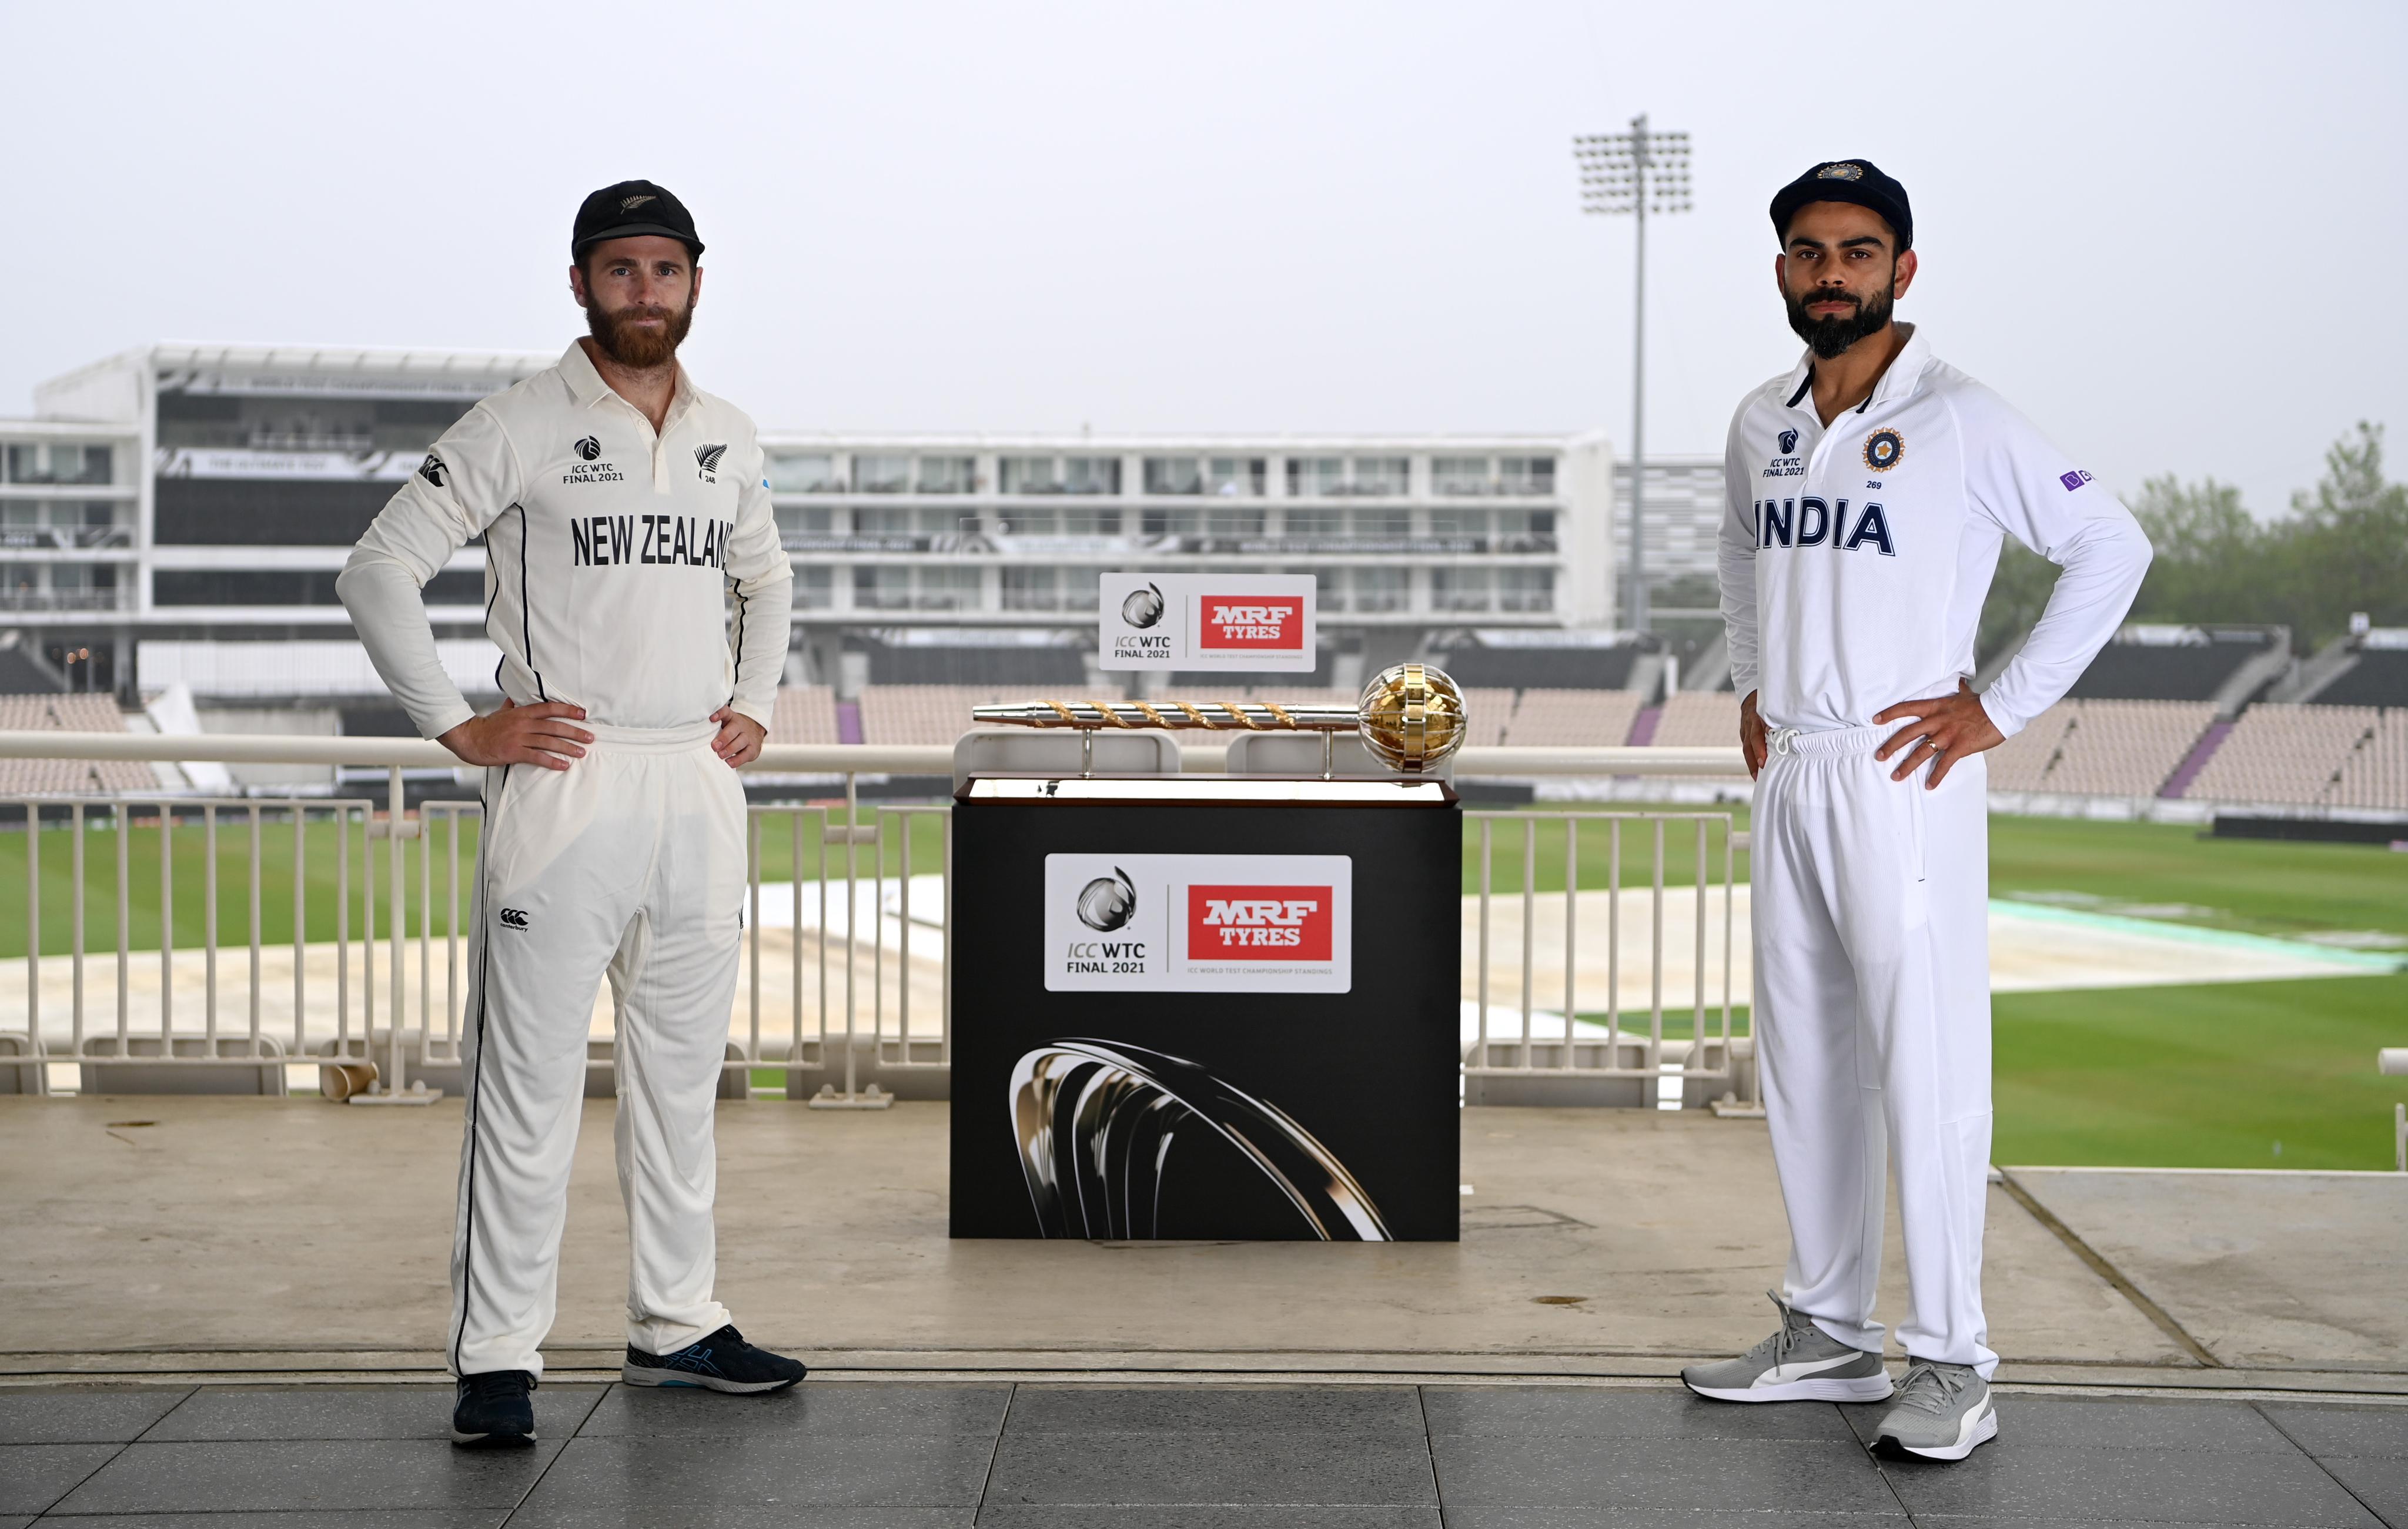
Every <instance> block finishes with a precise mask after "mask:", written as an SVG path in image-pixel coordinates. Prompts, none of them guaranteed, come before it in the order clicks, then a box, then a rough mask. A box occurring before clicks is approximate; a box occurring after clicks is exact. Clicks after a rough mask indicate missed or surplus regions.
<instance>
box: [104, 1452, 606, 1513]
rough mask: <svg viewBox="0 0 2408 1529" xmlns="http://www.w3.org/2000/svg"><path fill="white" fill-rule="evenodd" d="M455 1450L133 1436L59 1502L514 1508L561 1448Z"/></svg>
mask: <svg viewBox="0 0 2408 1529" xmlns="http://www.w3.org/2000/svg"><path fill="white" fill-rule="evenodd" d="M560 1447H561V1446H560V1442H559V1441H558V1440H556V1439H548V1440H545V1441H544V1442H542V1443H539V1444H538V1445H536V1446H535V1447H534V1448H533V1449H527V1450H457V1449H453V1448H452V1446H451V1445H450V1444H448V1443H443V1442H439V1441H437V1440H433V1439H306V1440H304V1439H272V1440H252V1439H244V1440H235V1441H229V1442H226V1443H219V1444H129V1445H126V1446H125V1447H124V1449H123V1450H122V1452H121V1453H119V1454H118V1455H117V1457H116V1458H115V1459H113V1460H111V1461H109V1462H108V1465H103V1466H102V1467H101V1468H100V1469H99V1470H98V1471H97V1472H95V1473H93V1477H92V1479H90V1480H88V1481H86V1482H84V1483H83V1485H81V1486H79V1487H78V1488H76V1490H75V1491H74V1492H72V1493H68V1494H67V1496H66V1498H65V1500H64V1501H62V1502H61V1503H60V1504H59V1505H58V1506H59V1510H60V1511H61V1512H64V1513H192V1512H208V1511H217V1512H228V1513H231V1512H244V1511H262V1510H266V1509H276V1508H281V1509H285V1510H288V1511H300V1510H308V1511H310V1512H314V1513H326V1512H332V1511H335V1510H337V1509H350V1510H353V1511H358V1510H363V1509H372V1508H510V1507H513V1506H515V1505H516V1504H517V1503H518V1501H519V1499H520V1498H521V1497H523V1495H525V1493H526V1491H527V1489H528V1488H529V1487H531V1486H533V1485H535V1482H536V1479H537V1478H538V1477H539V1476H541V1475H542V1474H543V1471H544V1467H545V1466H546V1465H549V1464H550V1463H551V1461H552V1456H553V1455H554V1454H556V1453H558V1452H559V1450H560Z"/></svg>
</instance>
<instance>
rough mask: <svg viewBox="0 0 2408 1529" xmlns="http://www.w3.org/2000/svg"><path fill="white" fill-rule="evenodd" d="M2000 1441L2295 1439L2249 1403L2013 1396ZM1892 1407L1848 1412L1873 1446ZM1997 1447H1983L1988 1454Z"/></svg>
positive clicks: (2277, 1448)
mask: <svg viewBox="0 0 2408 1529" xmlns="http://www.w3.org/2000/svg"><path fill="white" fill-rule="evenodd" d="M1997 1401H1998V1408H1999V1442H2000V1443H2005V1442H2007V1441H2008V1440H2010V1439H2012V1440H2013V1441H2014V1444H2015V1446H2016V1447H2017V1448H2018V1449H2041V1450H2057V1449H2065V1450H2220V1451H2225V1452H2238V1453H2244V1454H2296V1453H2297V1452H2298V1450H2296V1449H2295V1448H2294V1446H2293V1445H2292V1443H2291V1441H2290V1440H2288V1439H2286V1438H2285V1437H2284V1436H2282V1433H2281V1432H2280V1431H2279V1430H2277V1429H2276V1428H2275V1427H2274V1426H2273V1425H2272V1424H2271V1423H2269V1422H2267V1421H2266V1420H2265V1419H2264V1418H2261V1417H2259V1416H2258V1415H2257V1409H2256V1408H2252V1407H2251V1406H2250V1405H2249V1404H2248V1403H2246V1402H2211V1401H2197V1402H2185V1401H2156V1400H2143V1399H2139V1398H2131V1397H2121V1396H2115V1397H2096V1398H2093V1397H2086V1396H2015V1395H2003V1396H2000V1397H1999V1398H1998V1399H1997ZM1887 1410H1888V1408H1887V1407H1886V1406H1882V1407H1851V1408H1847V1409H1846V1411H1847V1413H1848V1414H1849V1416H1850V1419H1851V1421H1852V1422H1854V1423H1855V1424H1856V1426H1858V1427H1859V1428H1861V1429H1862V1430H1863V1437H1864V1439H1865V1441H1866V1442H1867V1443H1871V1440H1872V1436H1873V1430H1874V1428H1875V1427H1876V1426H1877V1425H1878V1424H1879V1422H1880V1421H1881V1417H1882V1414H1883V1413H1885V1412H1886V1411H1887ZM1990 1448H1992V1446H1990V1445H1985V1446H1983V1449H1984V1450H1989V1449H1990Z"/></svg>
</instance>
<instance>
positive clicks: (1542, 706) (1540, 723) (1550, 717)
mask: <svg viewBox="0 0 2408 1529" xmlns="http://www.w3.org/2000/svg"><path fill="white" fill-rule="evenodd" d="M1509 693H1510V692H1509ZM1467 699H1469V697H1467ZM1479 717H1480V712H1479V709H1478V707H1474V708H1473V710H1472V719H1473V725H1474V727H1475V728H1477V727H1478V726H1479ZM1638 717H1639V695H1638V693H1637V692H1635V691H1627V690H1526V691H1524V692H1523V693H1522V702H1521V705H1520V706H1519V707H1515V708H1514V709H1513V711H1512V715H1511V717H1510V719H1509V720H1508V721H1507V722H1506V723H1505V728H1504V736H1503V739H1502V741H1504V742H1505V743H1508V744H1511V745H1512V746H1513V747H1514V748H1517V749H1613V748H1619V747H1620V746H1622V745H1623V744H1626V743H1628V742H1629V741H1630V725H1631V723H1632V722H1635V721H1637V720H1638Z"/></svg>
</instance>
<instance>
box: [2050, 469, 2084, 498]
mask: <svg viewBox="0 0 2408 1529" xmlns="http://www.w3.org/2000/svg"><path fill="white" fill-rule="evenodd" d="M2057 481H2058V482H2060V483H2062V484H2064V485H2065V492H2066V493H2072V492H2073V491H2074V490H2076V489H2078V488H2080V487H2082V485H2083V484H2085V483H2087V482H2089V481H2090V475H2089V474H2088V473H2085V472H2084V471H2083V470H2082V469H2081V468H2079V467H2077V468H2075V469H2074V470H2073V471H2071V472H2070V473H2059V474H2057Z"/></svg>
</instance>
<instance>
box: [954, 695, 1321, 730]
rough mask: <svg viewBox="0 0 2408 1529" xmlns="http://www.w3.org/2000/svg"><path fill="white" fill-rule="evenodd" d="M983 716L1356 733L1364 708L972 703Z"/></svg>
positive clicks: (1026, 723) (1093, 724)
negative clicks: (1001, 704) (1360, 709)
mask: <svg viewBox="0 0 2408 1529" xmlns="http://www.w3.org/2000/svg"><path fill="white" fill-rule="evenodd" d="M970 715H971V717H972V718H974V719H976V720H977V721H979V722H1004V723H1007V724H1009V725H1011V726H1014V727H1076V728H1082V729H1084V730H1087V731H1089V732H1093V731H1097V730H1098V729H1101V728H1107V727H1162V728H1168V729H1171V730H1172V731H1174V732H1176V731H1182V730H1186V731H1194V730H1197V729H1201V730H1203V731H1205V732H1208V733H1352V732H1354V731H1355V729H1356V728H1357V727H1360V726H1361V725H1362V722H1363V717H1362V713H1360V712H1358V711H1356V710H1355V708H1354V707H1345V706H1298V707H1289V706H1282V705H1280V704H1279V703H1278V702H1276V701H1206V702H1203V703H1201V704H1200V705H1199V704H1197V703H1196V702H1192V701H1164V702H1162V703H1160V704H1159V705H1156V704H1153V703H1149V702H1145V701H1052V700H1044V701H1024V702H1021V703H1019V704H1017V705H1013V706H995V707H971V708H970Z"/></svg>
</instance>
